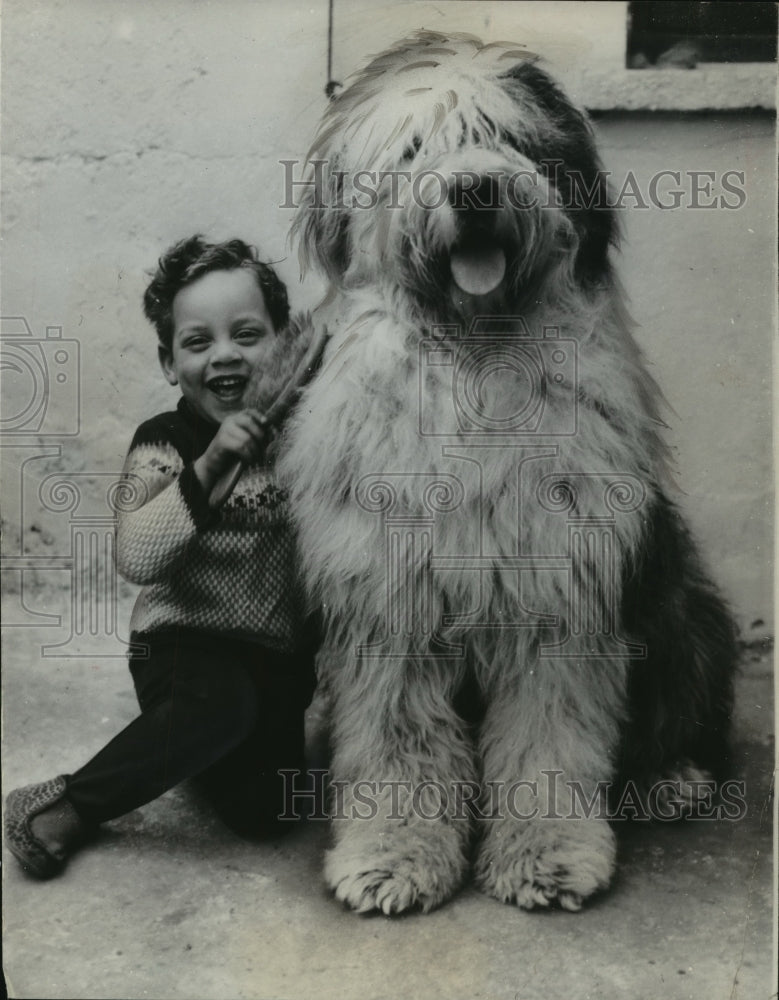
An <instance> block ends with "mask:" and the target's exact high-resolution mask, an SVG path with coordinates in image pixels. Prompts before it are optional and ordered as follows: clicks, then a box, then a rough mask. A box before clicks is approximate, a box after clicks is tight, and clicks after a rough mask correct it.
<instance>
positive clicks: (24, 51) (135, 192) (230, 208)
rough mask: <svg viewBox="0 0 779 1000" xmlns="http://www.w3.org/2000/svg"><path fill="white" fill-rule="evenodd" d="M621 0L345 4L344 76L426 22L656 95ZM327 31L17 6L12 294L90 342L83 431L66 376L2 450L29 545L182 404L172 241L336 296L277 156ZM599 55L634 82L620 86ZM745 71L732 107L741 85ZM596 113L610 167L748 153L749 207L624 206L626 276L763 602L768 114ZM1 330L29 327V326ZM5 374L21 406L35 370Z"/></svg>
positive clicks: (293, 153) (642, 170) (295, 134)
mask: <svg viewBox="0 0 779 1000" xmlns="http://www.w3.org/2000/svg"><path fill="white" fill-rule="evenodd" d="M624 6H625V5H624V4H617V3H613V4H556V3H543V4H492V3H480V4H473V3H462V4H459V3H458V4H448V3H436V4H433V3H416V4H415V3H400V4H398V3H393V4H386V5H381V4H376V5H373V6H371V5H368V4H355V3H347V2H337V3H336V19H335V33H334V76H335V77H336V78H338V79H343V78H344V76H345V75H346V74H347V73H348V72H350V71H351V70H352V69H354V68H355V67H356V66H357V65H358V64H359V63H360V61H361V59H362V56H363V55H364V54H368V53H370V52H375V51H377V50H378V49H380V48H381V46H382V45H383V44H384V43H385V42H388V41H390V40H392V39H393V38H395V37H396V36H398V35H399V34H402V33H403V32H405V31H406V30H410V29H412V28H414V27H419V26H425V27H428V28H437V29H440V30H447V29H457V30H470V31H471V32H473V33H474V34H478V35H482V36H483V37H487V38H490V39H495V38H505V37H516V38H518V39H520V40H521V41H524V42H526V44H527V45H528V47H529V48H531V49H533V50H535V51H539V52H543V53H547V54H548V55H550V56H551V58H552V64H553V67H555V68H556V69H557V70H558V71H559V73H560V75H561V76H562V78H563V79H564V80H565V81H566V82H567V83H568V84H569V86H570V87H571V89H572V92H573V93H574V94H575V96H576V98H577V99H578V100H579V101H580V102H581V103H586V104H588V105H589V106H592V107H603V106H609V105H613V104H621V105H622V106H625V105H627V106H635V105H636V100H637V99H636V98H635V97H634V96H631V95H633V94H634V92H633V90H630V89H629V88H634V87H639V90H640V89H641V87H643V88H644V94H645V103H648V104H657V103H658V102H657V101H656V100H654V99H653V98H651V97H647V95H650V94H651V91H652V87H651V86H650V84H649V83H647V82H643V83H641V84H640V85H639V84H637V83H633V82H631V83H630V84H629V88H628V89H627V90H626V89H625V88H626V87H628V84H627V83H626V84H624V86H623V85H622V84H620V83H619V81H620V80H622V79H623V78H622V76H620V75H619V74H620V73H622V72H623V71H622V62H621V60H622V58H623V52H624V33H623V28H622V26H623V24H624ZM326 30H327V4H326V2H325V0H316V2H312V3H311V4H301V3H283V2H280V0H279V2H263V3H259V2H252V0H225V2H221V3H207V2H191V0H187V2H179V0H166V2H146V0H135V2H129V0H67V2H65V0H47V2H42V3H39V2H30V0H24V2H23V0H6V2H5V3H4V10H3V63H4V70H3V72H4V79H3V91H4V95H3V115H4V126H3V146H4V154H5V156H4V167H3V178H2V182H3V274H2V280H3V300H2V303H3V304H2V311H3V315H4V316H6V317H8V316H16V317H24V318H25V319H26V321H27V323H28V324H29V327H30V329H31V330H32V332H33V334H34V335H35V336H36V337H44V335H45V330H46V328H47V327H49V326H59V327H62V331H63V332H62V336H63V337H65V338H71V339H75V340H77V341H78V344H79V346H80V372H79V381H78V385H79V387H80V392H81V395H80V417H81V419H80V425H79V428H78V434H74V435H71V436H66V437H60V436H58V435H59V434H62V433H65V432H67V430H68V426H67V425H68V421H69V420H70V419H71V416H70V415H69V414H70V409H69V407H71V405H72V404H71V401H70V400H69V399H66V398H65V395H63V394H64V393H65V392H66V391H68V392H69V391H70V387H71V386H72V384H73V383H72V382H69V383H67V390H66V389H65V388H62V387H57V386H54V384H53V383H52V399H53V402H51V405H50V406H49V410H48V412H47V416H46V419H47V422H46V423H45V425H43V426H42V427H41V428H40V430H39V433H37V434H35V435H26V436H25V435H16V436H11V437H9V436H7V435H6V436H4V439H3V441H4V443H5V444H8V443H9V442H10V443H14V444H16V445H18V446H19V447H17V448H4V449H3V458H4V464H5V487H4V493H5V495H4V520H5V522H6V525H7V528H8V533H7V536H6V538H7V541H6V545H7V546H9V545H10V549H11V550H12V551H13V552H18V553H26V554H32V555H35V554H41V553H43V554H46V553H48V554H56V553H59V552H62V551H64V548H65V547H66V545H67V538H68V530H69V528H68V519H67V517H64V516H63V514H62V513H61V512H57V511H52V510H51V509H44V508H45V505H44V504H43V503H42V502H41V501H40V499H39V498H38V495H37V492H36V488H37V487H36V483H37V482H38V481H39V480H40V479H41V478H42V477H45V475H46V474H47V473H48V472H50V471H55V470H65V471H67V472H76V473H78V472H114V471H117V470H118V469H119V468H120V467H121V462H122V459H123V456H124V452H125V450H126V447H127V444H128V440H129V436H130V434H131V432H132V430H133V428H134V426H135V425H136V424H137V423H138V422H139V420H141V419H142V418H144V417H145V416H146V415H148V414H150V413H152V412H155V411H157V410H159V409H162V408H166V407H168V406H169V405H170V404H171V403H172V402H173V401H174V398H175V397H174V396H173V395H172V394H171V390H170V389H169V387H168V386H167V385H166V384H165V383H164V382H163V379H162V376H161V375H160V374H159V372H158V369H157V363H156V359H155V345H154V337H153V334H152V331H151V330H150V329H149V328H148V326H147V325H146V323H145V321H144V320H143V317H142V315H141V311H140V307H139V301H140V295H141V293H142V290H143V287H144V280H145V278H144V272H145V271H146V269H148V268H149V267H151V266H152V265H153V263H154V261H155V259H156V257H157V255H158V254H159V252H160V250H161V249H162V248H163V247H165V246H166V245H167V244H169V243H170V242H171V241H173V240H174V239H177V238H179V237H180V236H182V235H185V234H188V233H191V232H194V231H198V230H199V231H203V232H205V233H207V234H208V235H210V236H213V237H215V238H222V237H225V236H228V235H243V236H245V237H248V238H250V239H252V240H253V241H255V242H257V243H258V244H259V245H260V247H261V249H262V251H263V252H264V254H265V255H266V256H267V257H268V258H270V259H272V260H274V261H278V262H279V263H278V267H279V270H280V272H281V274H282V276H283V277H284V278H285V279H286V280H287V281H288V282H289V283H290V289H291V294H292V298H293V302H294V304H295V305H300V306H302V305H306V304H310V303H312V302H313V301H315V300H316V298H317V297H318V294H319V292H320V291H321V285H320V284H319V283H318V282H317V281H316V280H309V281H308V282H307V283H306V285H305V286H304V287H298V286H297V277H298V268H297V261H296V258H295V255H294V253H291V252H290V251H289V249H288V248H287V246H286V233H287V228H288V225H289V222H290V218H291V212H290V211H289V210H285V209H280V208H279V207H278V205H279V204H280V203H281V202H282V200H283V191H282V170H281V167H280V166H279V160H280V159H283V158H295V157H299V158H302V157H303V156H304V154H305V151H306V149H307V146H308V142H309V140H310V137H311V136H312V134H313V131H314V127H315V123H316V120H317V118H318V116H319V114H320V113H321V111H322V109H323V107H324V102H325V99H324V96H323V85H324V82H325V78H326ZM604 66H610V67H611V71H612V74H615V75H612V77H611V80H612V83H611V84H610V85H609V86H610V87H611V90H612V92H613V91H614V90H616V91H617V95H618V96H617V97H616V98H615V97H614V94H613V93H612V95H611V96H608V95H606V93H605V91H604V89H603V88H604V86H605V85H606V84H605V83H604V80H606V78H607V76H608V74H605V71H604V68H603V67H604ZM761 72H762V73H763V77H765V69H763V70H762V71H761ZM696 73H698V71H693V72H690V73H682V72H679V73H673V72H672V73H671V77H666V78H665V79H666V80H667V79H670V78H673V80H674V84H673V85H670V84H668V83H666V82H663V83H662V88H663V90H664V92H665V91H667V90H668V88H669V87H670V89H671V91H673V92H675V93H677V94H678V95H679V97H678V103H679V106H681V107H687V106H690V101H692V97H690V94H691V93H692V91H694V90H695V89H696V88H697V87H700V80H701V79H703V78H702V77H700V76H698V77H696V76H695V74H696ZM639 75H640V76H642V80H643V81H648V80H650V76H651V74H647V73H644V74H639ZM763 77H761V79H763ZM632 79H634V80H635V79H636V78H632ZM734 79H735V77H731V83H730V84H727V85H723V87H724V94H725V96H724V97H722V98H721V99H720V100H718V103H722V104H724V105H726V106H727V105H728V104H729V103H730V104H732V103H733V101H734V100H735V101H736V103H739V102H742V103H743V101H742V98H741V97H739V96H738V93H740V91H739V87H740V86H741V85H740V84H736V83H733V80H734ZM615 81H616V82H615ZM696 81H697V82H696ZM658 86H659V84H658ZM760 86H762V84H761V85H760ZM737 92H738V93H737ZM620 94H622V95H623V97H624V95H627V97H626V98H625V99H622V98H620V97H619V95H620ZM734 94H736V97H733V95H734ZM761 100H762V98H761ZM660 103H661V104H662V101H661V102H660ZM747 103H760V101H757V100H755V101H748V102H747ZM600 131H601V134H602V139H603V152H604V158H605V160H606V163H607V165H608V166H609V167H611V168H612V169H613V170H614V172H615V176H624V174H625V173H626V172H627V171H629V170H633V171H634V172H636V175H637V176H640V177H641V178H644V179H648V178H649V177H650V176H651V174H652V172H653V171H656V170H658V169H664V168H668V169H679V170H682V171H683V170H685V169H689V168H694V169H698V170H713V171H717V172H720V173H721V172H722V171H723V170H727V169H736V170H744V171H745V177H746V182H745V187H746V193H747V200H746V204H745V205H744V206H743V208H741V209H739V210H738V211H720V210H709V211H693V210H686V209H682V210H679V211H662V210H660V209H657V208H648V209H646V210H641V209H632V208H631V207H630V203H629V202H628V208H627V209H626V211H625V212H624V213H623V214H624V223H625V229H626V237H627V248H626V253H625V263H624V277H625V281H626V284H627V287H628V290H629V292H630V294H631V297H632V301H633V311H634V313H635V315H636V318H637V320H638V321H639V323H640V324H641V326H642V329H641V333H640V337H641V340H642V343H643V344H644V346H645V348H646V351H647V354H648V356H649V358H650V360H651V362H652V364H653V365H654V370H655V373H656V374H657V377H658V379H659V380H660V381H661V383H662V384H663V386H664V388H665V390H666V394H667V396H668V399H669V401H670V403H671V404H672V405H673V407H674V409H675V411H676V415H675V416H671V417H669V423H670V424H671V438H672V441H673V443H674V445H675V446H676V447H677V448H678V472H679V480H680V483H681V485H682V487H683V489H684V490H685V491H686V497H685V501H684V502H685V506H686V507H687V509H688V511H689V513H690V516H691V519H692V522H693V524H694V527H695V530H696V533H697V534H698V536H699V537H700V538H701V539H702V541H703V543H704V547H705V549H706V552H707V555H708V559H709V562H710V563H711V564H712V565H713V566H714V568H715V571H716V574H717V576H718V577H719V578H720V579H721V581H722V582H723V584H724V586H725V589H726V591H727V593H728V595H729V596H730V597H731V599H732V601H733V602H734V604H735V606H736V607H737V609H738V611H739V615H740V617H741V619H742V621H744V622H747V623H748V622H749V621H750V620H752V619H754V618H758V617H759V618H763V619H765V620H769V618H770V573H769V549H770V544H771V541H770V532H769V527H768V524H769V521H768V518H769V505H770V453H769V438H770V426H771V425H770V419H769V411H770V339H771V330H772V327H773V316H772V309H773V292H772V288H773V284H772V273H773V269H774V251H773V247H774V238H773V231H774V221H773V220H774V218H775V206H774V189H775V184H774V174H773V151H774V143H773V129H772V123H771V121H770V120H768V119H765V118H755V117H750V116H746V115H740V116H739V115H736V116H732V117H728V118H720V119H715V118H702V119H687V120H683V121H681V122H679V121H671V120H669V119H667V118H658V117H655V118H652V117H647V118H642V117H639V118H633V119H630V118H620V119H616V118H612V119H608V120H606V121H603V122H601V124H600ZM4 331H5V332H6V333H8V332H11V333H18V332H21V333H23V330H22V328H21V327H20V326H19V324H18V322H17V323H16V325H13V324H11V325H9V324H6V325H5V326H4ZM47 350H49V349H48V348H47ZM4 377H5V376H4ZM19 378H20V379H21V378H22V376H19ZM6 384H8V385H10V392H9V393H8V394H7V399H9V400H10V402H11V405H14V404H15V402H16V398H15V395H14V394H15V393H16V394H17V395H18V393H20V392H23V389H24V385H23V379H22V381H19V380H17V381H16V382H14V381H13V379H11V381H10V382H7V383H6ZM58 393H60V395H57V394H58ZM22 446H23V447H22ZM47 448H48V452H52V451H56V450H57V449H59V454H48V453H46V449H47ZM25 449H26V450H25ZM36 455H42V456H43V457H41V458H36V457H35V456H36ZM28 459H29V460H30V461H29V462H28V465H27V466H25V472H24V475H21V474H20V471H19V470H20V468H21V465H20V462H21V461H22V460H28ZM49 507H51V504H49ZM23 508H24V509H23ZM22 522H24V524H23V525H22ZM22 526H23V528H24V539H23V540H21V541H19V539H18V531H19V530H20V527H22ZM17 546H22V547H21V548H18V547H17ZM6 551H7V552H8V551H9V549H8V548H7V549H6ZM10 576H11V577H13V574H10ZM17 582H18V581H17Z"/></svg>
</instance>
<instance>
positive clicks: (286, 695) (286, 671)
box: [198, 651, 314, 836]
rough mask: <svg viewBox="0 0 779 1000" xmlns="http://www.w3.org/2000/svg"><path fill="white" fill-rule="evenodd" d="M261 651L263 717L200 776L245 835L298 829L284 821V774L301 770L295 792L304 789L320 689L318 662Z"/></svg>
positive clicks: (257, 672)
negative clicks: (309, 719) (309, 731)
mask: <svg viewBox="0 0 779 1000" xmlns="http://www.w3.org/2000/svg"><path fill="white" fill-rule="evenodd" d="M261 652H262V653H263V654H264V655H261V656H260V657H259V658H258V659H257V660H256V661H255V663H254V666H253V669H252V670H251V675H252V680H253V684H254V691H255V697H256V701H257V718H258V721H257V726H256V728H255V730H254V732H252V734H251V735H250V736H249V737H248V738H247V739H245V740H244V741H243V742H242V743H240V744H239V745H238V746H237V747H236V748H235V749H234V750H232V751H231V752H230V753H229V754H227V755H225V756H224V757H223V758H222V759H221V760H219V761H217V762H216V763H215V764H213V765H212V766H211V767H209V768H208V769H207V770H206V771H204V772H203V773H202V774H201V775H199V776H198V783H199V784H200V785H201V787H202V788H203V790H204V791H205V793H206V794H207V796H208V798H209V799H210V800H211V802H212V803H213V805H214V807H215V808H216V810H217V812H218V813H219V815H220V816H221V818H222V819H223V820H224V821H225V823H227V825H228V826H230V827H231V829H233V830H234V831H236V832H238V833H240V834H242V835H244V836H263V835H272V834H277V833H279V832H282V831H286V830H288V829H289V828H290V827H291V826H292V824H291V823H289V822H284V821H279V820H278V817H279V816H280V815H281V814H282V813H283V812H284V811H285V801H286V799H285V792H286V785H285V782H286V781H289V780H290V779H289V778H284V776H282V775H281V774H280V773H279V772H280V771H281V770H297V771H300V772H301V775H300V776H298V777H296V778H295V779H294V788H295V789H296V790H299V789H301V788H303V787H304V780H305V779H304V778H303V776H302V772H304V771H305V710H306V708H307V707H308V705H309V704H310V701H311V696H312V694H313V688H314V674H313V662H312V661H311V662H306V663H304V664H303V665H302V667H301V664H300V663H298V662H294V661H292V660H290V661H286V662H285V661H280V660H279V657H278V655H277V654H273V653H267V652H266V651H261ZM269 668H272V669H269Z"/></svg>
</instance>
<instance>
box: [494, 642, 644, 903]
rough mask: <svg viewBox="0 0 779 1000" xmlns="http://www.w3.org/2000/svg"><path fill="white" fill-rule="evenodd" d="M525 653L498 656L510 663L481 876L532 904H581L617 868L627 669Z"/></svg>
mask: <svg viewBox="0 0 779 1000" xmlns="http://www.w3.org/2000/svg"><path fill="white" fill-rule="evenodd" d="M518 652H519V655H521V653H522V651H517V650H516V649H515V650H514V656H513V657H511V656H510V655H509V654H508V651H507V650H505V649H504V650H503V651H502V653H500V655H498V656H497V657H496V663H498V664H507V666H506V667H504V668H502V672H500V673H499V674H498V675H497V676H496V677H495V678H494V679H493V682H492V684H491V690H490V691H489V707H488V709H487V713H486V717H485V719H484V725H483V729H482V736H481V741H480V750H481V755H482V759H483V766H484V782H483V789H484V801H483V808H482V812H483V814H484V816H483V818H482V820H481V822H482V837H481V843H480V846H479V852H478V856H477V862H476V877H477V881H478V882H479V884H480V885H481V887H482V888H483V889H484V890H485V891H486V892H488V893H489V894H490V895H493V896H495V897H497V898H498V899H500V900H502V901H504V902H511V903H516V904H517V905H519V906H521V907H523V908H525V909H532V908H534V907H537V906H548V905H549V904H550V903H556V904H558V905H560V906H562V907H563V908H565V909H568V910H578V909H579V907H580V906H581V903H582V901H583V900H584V899H585V898H586V897H588V896H590V895H592V894H593V893H594V892H596V891H598V890H600V889H604V888H605V887H606V886H607V885H608V884H609V881H610V879H611V876H612V873H613V870H614V863H615V854H616V849H615V838H614V834H613V831H612V830H611V828H610V826H609V823H608V819H607V809H608V807H607V797H608V794H607V793H608V784H609V780H610V778H611V776H612V768H613V760H614V756H615V752H616V746H617V742H618V736H619V726H620V723H621V721H622V711H623V709H622V706H623V700H624V681H625V667H624V664H623V663H621V662H620V661H619V660H598V659H589V658H588V659H581V660H554V659H543V658H538V657H535V658H534V659H532V660H531V661H530V662H528V661H527V659H526V660H525V662H521V661H519V660H518ZM508 664H510V667H509V666H508Z"/></svg>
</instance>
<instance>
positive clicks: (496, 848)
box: [476, 820, 616, 911]
mask: <svg viewBox="0 0 779 1000" xmlns="http://www.w3.org/2000/svg"><path fill="white" fill-rule="evenodd" d="M562 822H563V823H564V824H565V825H564V826H562V825H561V823H560V822H559V821H549V822H546V823H544V822H543V821H539V822H535V823H517V824H516V825H514V826H513V828H507V827H504V828H503V830H501V831H500V833H497V832H496V834H495V835H492V836H489V835H488V837H487V838H486V839H485V842H484V845H483V847H482V851H481V853H480V855H479V858H478V860H477V865H476V878H477V882H478V884H479V885H480V887H481V888H482V889H483V890H484V891H485V892H487V893H489V895H491V896H495V898H496V899H499V900H501V902H504V903H516V905H517V906H520V907H522V909H525V910H532V909H535V908H537V907H549V906H552V905H556V906H560V907H562V909H564V910H571V911H575V910H579V909H581V906H582V903H583V902H584V900H585V899H587V898H588V897H589V896H592V895H593V894H594V893H596V892H599V891H600V890H602V889H605V888H606V887H607V886H608V884H609V882H610V881H611V876H612V874H613V872H614V863H615V858H616V841H615V838H614V833H613V831H612V830H611V829H610V827H609V826H608V824H607V823H606V822H605V821H604V820H570V821H562ZM544 827H545V828H544Z"/></svg>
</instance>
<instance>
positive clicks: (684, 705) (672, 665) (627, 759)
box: [618, 495, 737, 818]
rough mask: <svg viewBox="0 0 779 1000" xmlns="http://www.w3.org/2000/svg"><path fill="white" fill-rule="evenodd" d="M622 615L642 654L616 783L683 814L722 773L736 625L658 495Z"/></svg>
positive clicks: (633, 676) (633, 672)
mask: <svg viewBox="0 0 779 1000" xmlns="http://www.w3.org/2000/svg"><path fill="white" fill-rule="evenodd" d="M621 618H622V623H623V630H624V632H625V634H627V635H630V636H631V637H632V638H633V639H635V640H636V641H638V642H640V643H642V644H643V645H644V646H645V648H646V656H645V657H644V658H643V659H638V660H636V661H635V662H633V663H631V668H630V680H629V685H628V724H627V726H626V729H625V733H624V738H623V742H622V748H621V752H620V756H619V762H618V763H619V773H620V779H621V780H620V781H619V783H618V787H620V786H621V785H622V784H623V783H624V782H625V781H631V782H633V783H634V784H635V785H636V787H637V788H638V790H640V791H642V792H644V793H645V794H646V793H649V794H650V795H657V794H659V795H660V796H661V798H663V801H662V802H661V807H662V809H663V816H664V817H666V816H667V817H668V818H671V817H672V816H674V815H683V814H684V813H685V812H690V811H694V810H695V807H696V803H697V801H698V798H699V796H700V795H701V793H702V791H703V789H704V788H705V787H706V786H709V787H711V786H713V785H714V783H715V782H717V781H721V780H722V779H723V778H725V777H729V775H728V774H727V773H726V772H727V766H728V756H729V740H728V737H729V729H730V715H731V712H732V706H733V675H734V671H735V666H736V661H737V644H736V627H735V624H734V622H733V619H732V617H731V614H730V611H729V609H728V608H727V606H726V605H725V603H724V601H723V600H722V598H721V597H720V596H719V594H718V593H717V591H716V588H715V587H714V586H713V584H712V583H711V582H710V581H709V580H708V579H707V577H706V576H705V574H704V573H703V571H702V569H701V566H700V561H699V557H698V554H697V552H696V550H695V546H694V543H693V541H692V539H691V537H690V535H689V533H688V531H687V529H686V527H685V525H684V523H683V521H682V520H681V518H680V517H679V515H678V513H677V512H676V509H675V508H674V506H673V504H671V502H670V501H668V500H667V499H666V498H665V497H663V496H662V495H660V496H659V497H658V498H657V500H656V502H655V504H654V506H653V509H652V510H651V512H650V516H649V519H648V532H647V538H646V543H645V545H644V546H643V548H642V550H641V552H639V554H638V557H637V559H636V560H635V566H634V568H633V572H632V573H631V574H630V576H629V577H628V578H627V579H626V580H625V584H624V588H623V595H622V608H621ZM669 788H675V789H676V792H675V794H673V793H672V794H671V795H670V797H669V792H668V789H669ZM709 794H710V792H709Z"/></svg>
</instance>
